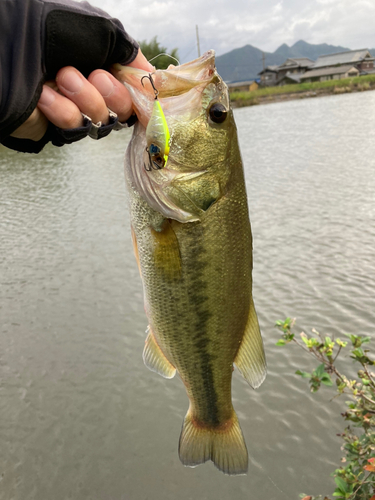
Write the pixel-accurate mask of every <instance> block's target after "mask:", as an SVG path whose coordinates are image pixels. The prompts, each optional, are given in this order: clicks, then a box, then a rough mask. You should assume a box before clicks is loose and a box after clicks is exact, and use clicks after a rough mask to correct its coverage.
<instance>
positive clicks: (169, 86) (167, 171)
mask: <svg viewBox="0 0 375 500" xmlns="http://www.w3.org/2000/svg"><path fill="white" fill-rule="evenodd" d="M116 71H117V72H116V75H115V76H116V77H117V78H118V79H119V80H120V81H122V82H123V83H124V85H125V86H126V88H127V89H128V90H129V92H130V95H131V98H132V101H133V106H134V108H135V110H136V113H137V116H138V119H139V122H138V123H137V124H136V126H135V128H134V133H133V137H132V140H131V144H130V146H129V150H128V154H127V173H128V179H129V181H130V183H131V184H132V185H133V186H134V189H135V190H136V191H137V192H138V193H140V195H141V196H142V197H143V199H144V200H145V201H146V202H147V203H148V204H149V206H151V207H152V208H153V209H154V210H156V211H158V212H160V213H161V214H162V215H163V216H165V217H167V218H171V219H174V220H177V221H179V222H183V223H186V222H192V221H199V220H200V219H201V216H202V214H203V212H204V210H203V209H202V207H203V208H204V206H205V205H204V204H203V205H202V204H201V203H195V201H194V199H193V198H192V197H191V195H190V194H189V193H188V192H187V191H186V192H185V190H184V182H185V183H186V184H185V186H186V187H187V186H188V183H191V182H196V180H193V179H197V178H198V177H202V176H204V174H205V173H206V169H205V168H197V167H196V166H195V165H183V164H181V163H180V162H179V156H180V150H179V144H178V140H176V134H175V131H176V130H178V131H179V132H178V133H179V134H180V132H181V130H182V129H183V128H184V127H186V124H189V123H192V122H194V120H196V119H197V118H201V117H202V113H204V111H203V108H204V107H205V106H207V102H206V101H205V100H206V99H207V97H206V96H205V95H204V92H205V89H206V88H207V87H208V86H209V85H210V84H213V85H217V86H219V88H221V85H223V88H224V87H225V84H224V83H223V82H222V80H221V79H220V77H219V76H218V74H217V73H216V68H215V52H214V51H213V50H210V51H208V52H206V53H205V54H203V55H202V56H201V57H200V58H198V59H195V60H193V61H191V62H188V63H185V64H182V65H180V66H174V65H170V66H169V67H168V69H166V70H155V71H154V72H153V73H151V74H149V73H147V72H146V71H143V70H140V69H137V68H132V67H129V66H120V65H116ZM225 88H226V87H225ZM228 107H229V102H228ZM204 117H205V118H206V115H205V114H204ZM207 119H208V117H207Z"/></svg>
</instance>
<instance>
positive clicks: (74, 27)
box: [0, 0, 139, 142]
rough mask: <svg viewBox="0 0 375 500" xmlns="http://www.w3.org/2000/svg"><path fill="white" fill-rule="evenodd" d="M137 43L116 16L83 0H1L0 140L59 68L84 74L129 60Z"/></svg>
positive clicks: (22, 117)
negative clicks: (71, 69)
mask: <svg viewBox="0 0 375 500" xmlns="http://www.w3.org/2000/svg"><path fill="white" fill-rule="evenodd" d="M138 48H139V47H138V44H137V43H136V42H135V41H134V40H133V39H132V38H131V37H130V36H129V35H128V34H127V33H126V32H125V30H124V28H123V26H122V24H121V23H120V21H118V20H117V19H114V18H112V17H110V16H109V15H108V14H107V13H105V12H103V11H102V10H100V9H98V8H95V7H92V6H91V5H90V4H89V3H87V2H79V3H78V2H74V1H73V0H0V142H6V141H4V139H5V138H7V137H8V136H9V135H10V134H11V133H12V132H13V131H14V130H16V129H17V128H18V127H19V126H20V125H21V124H22V123H23V122H25V121H26V120H27V118H28V117H29V116H30V115H31V113H32V112H33V110H34V109H35V107H36V105H37V102H38V100H39V97H40V94H41V92H42V86H43V83H44V82H45V81H47V80H51V79H54V78H55V76H56V73H57V71H58V70H59V69H60V68H62V67H64V66H74V67H75V68H77V69H78V70H79V71H81V72H82V73H83V74H84V75H85V76H88V75H89V74H90V73H91V71H93V70H94V69H97V68H102V69H108V68H109V66H110V65H111V64H113V63H115V62H119V63H122V64H128V63H129V62H131V61H133V60H134V59H135V57H136V55H137V53H138Z"/></svg>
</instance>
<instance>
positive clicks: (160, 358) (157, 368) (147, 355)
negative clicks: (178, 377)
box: [143, 327, 176, 378]
mask: <svg viewBox="0 0 375 500" xmlns="http://www.w3.org/2000/svg"><path fill="white" fill-rule="evenodd" d="M147 332H148V335H147V338H146V342H145V347H144V349H143V361H144V364H145V365H146V366H147V368H148V369H149V370H151V371H153V372H156V373H158V374H159V375H161V376H162V377H164V378H173V377H174V376H175V374H176V368H175V367H174V366H173V365H172V364H171V363H170V362H169V361H168V360H167V358H166V357H165V356H164V354H163V352H162V350H161V349H160V347H159V346H158V344H157V343H156V340H155V337H154V334H153V333H152V330H151V328H150V327H148V329H147Z"/></svg>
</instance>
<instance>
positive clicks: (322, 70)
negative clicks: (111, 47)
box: [301, 49, 375, 82]
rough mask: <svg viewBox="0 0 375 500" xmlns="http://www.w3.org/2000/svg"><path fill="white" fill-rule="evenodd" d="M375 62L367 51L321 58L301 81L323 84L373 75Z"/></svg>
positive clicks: (355, 51)
mask: <svg viewBox="0 0 375 500" xmlns="http://www.w3.org/2000/svg"><path fill="white" fill-rule="evenodd" d="M374 60H375V58H374V57H372V55H371V54H370V52H369V51H368V50H367V49H360V50H349V51H346V52H338V53H336V54H328V55H326V56H319V57H318V59H317V60H316V61H315V63H314V65H313V66H312V67H311V68H310V69H309V71H307V72H306V73H305V74H304V75H303V76H302V77H301V81H304V82H322V81H325V80H339V79H341V78H349V77H352V76H359V75H364V74H367V73H373V72H374Z"/></svg>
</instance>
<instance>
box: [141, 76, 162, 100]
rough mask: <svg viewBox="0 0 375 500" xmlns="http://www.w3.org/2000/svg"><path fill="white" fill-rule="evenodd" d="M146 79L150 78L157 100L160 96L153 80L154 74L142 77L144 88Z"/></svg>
mask: <svg viewBox="0 0 375 500" xmlns="http://www.w3.org/2000/svg"><path fill="white" fill-rule="evenodd" d="M144 78H148V79H149V80H150V83H151V85H152V88H153V89H154V92H155V99H157V98H158V95H159V91H158V89H157V88H156V87H155V84H154V80H153V79H152V74H151V73H149V74H148V75H145V76H142V78H141V84H142V87H144V85H143V79H144Z"/></svg>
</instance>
